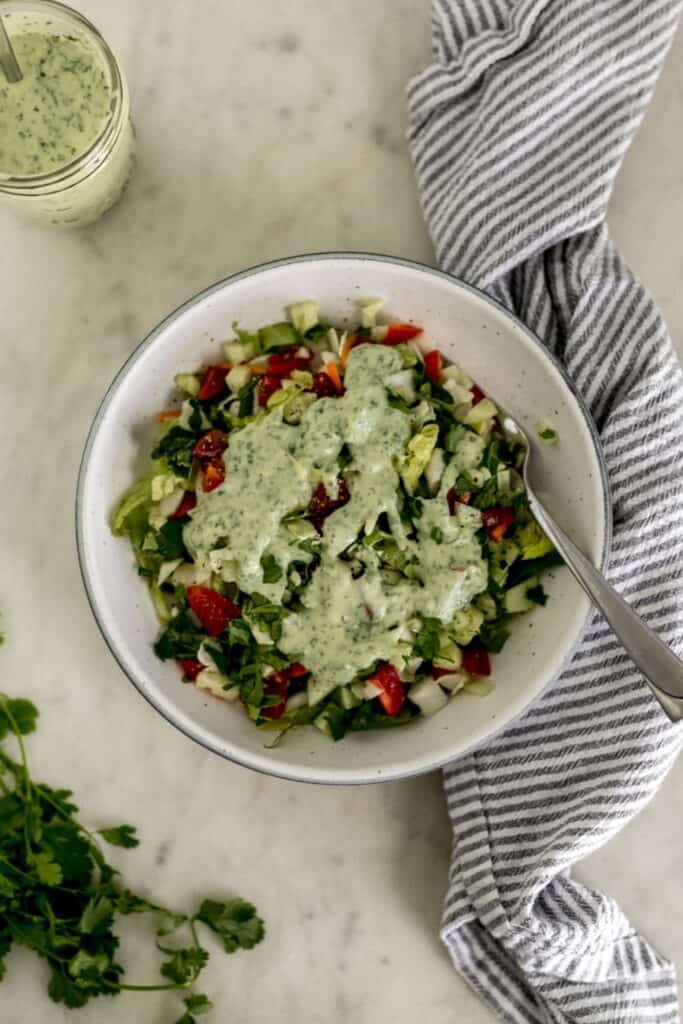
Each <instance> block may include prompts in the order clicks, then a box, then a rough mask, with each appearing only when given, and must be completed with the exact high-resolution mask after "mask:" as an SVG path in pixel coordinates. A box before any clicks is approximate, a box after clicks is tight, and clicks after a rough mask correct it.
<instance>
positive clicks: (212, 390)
mask: <svg viewBox="0 0 683 1024" xmlns="http://www.w3.org/2000/svg"><path fill="white" fill-rule="evenodd" d="M226 373H227V370H226V369H225V367H224V366H210V367H209V368H208V370H207V371H206V373H205V374H204V379H203V380H202V386H201V387H200V389H199V394H198V396H197V397H198V398H199V401H200V402H208V401H209V400H210V399H211V398H218V396H219V395H221V394H222V393H223V392H224V391H225V389H226V386H227V385H226V383H225V375H226Z"/></svg>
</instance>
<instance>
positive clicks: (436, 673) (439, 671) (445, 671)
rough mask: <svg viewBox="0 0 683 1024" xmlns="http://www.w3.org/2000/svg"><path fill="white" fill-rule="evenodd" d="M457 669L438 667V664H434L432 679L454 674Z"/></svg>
mask: <svg viewBox="0 0 683 1024" xmlns="http://www.w3.org/2000/svg"><path fill="white" fill-rule="evenodd" d="M455 671H456V670H455V669H454V668H437V667H436V665H432V679H441V678H442V677H443V676H452V675H453V673H454V672H455Z"/></svg>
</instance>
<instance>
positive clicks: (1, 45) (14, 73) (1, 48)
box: [0, 15, 23, 84]
mask: <svg viewBox="0 0 683 1024" xmlns="http://www.w3.org/2000/svg"><path fill="white" fill-rule="evenodd" d="M0 67H2V70H3V71H4V72H5V78H6V79H7V81H8V82H10V83H11V84H13V83H15V82H20V81H21V79H22V77H23V76H22V73H21V68H20V67H19V63H18V61H17V58H16V56H15V53H14V50H13V49H12V44H11V42H10V39H9V36H8V35H7V29H6V28H5V23H4V21H3V20H2V15H0Z"/></svg>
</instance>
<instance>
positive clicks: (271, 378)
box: [257, 373, 282, 405]
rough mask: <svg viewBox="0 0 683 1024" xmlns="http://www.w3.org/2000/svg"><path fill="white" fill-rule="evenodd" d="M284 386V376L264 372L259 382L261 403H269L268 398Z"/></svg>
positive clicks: (258, 390) (259, 399)
mask: <svg viewBox="0 0 683 1024" xmlns="http://www.w3.org/2000/svg"><path fill="white" fill-rule="evenodd" d="M281 387H282V378H281V377H276V376H275V374H274V373H264V374H263V376H262V377H261V379H260V380H259V382H258V388H257V393H258V401H259V405H267V404H268V399H269V398H270V396H271V395H274V394H275V392H276V391H279V390H280V388H281Z"/></svg>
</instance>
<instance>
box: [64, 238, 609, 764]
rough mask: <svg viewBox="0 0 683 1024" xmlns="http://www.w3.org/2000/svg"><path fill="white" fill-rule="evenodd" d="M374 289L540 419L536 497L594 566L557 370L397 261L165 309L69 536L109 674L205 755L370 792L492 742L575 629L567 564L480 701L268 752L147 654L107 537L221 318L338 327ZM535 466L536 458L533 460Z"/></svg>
mask: <svg viewBox="0 0 683 1024" xmlns="http://www.w3.org/2000/svg"><path fill="white" fill-rule="evenodd" d="M376 295H381V296H384V297H385V298H386V300H387V306H386V312H387V313H388V314H389V315H390V316H391V318H392V319H395V320H412V321H414V322H416V323H418V324H420V325H422V326H423V327H424V329H425V335H424V337H425V338H426V339H427V340H428V341H429V343H430V344H433V345H434V346H435V347H436V346H438V347H439V348H440V349H442V351H443V352H444V354H445V355H446V356H447V357H448V358H449V359H451V360H454V361H457V362H458V363H460V364H461V365H462V366H463V367H464V368H465V369H466V370H467V372H468V373H469V374H470V375H471V376H472V377H473V378H474V379H475V380H476V381H477V382H478V383H479V384H480V385H481V386H482V388H483V389H484V390H490V391H491V393H492V394H493V395H494V396H496V397H498V398H499V400H500V401H501V403H502V404H503V405H504V406H505V407H506V408H507V409H508V410H509V411H510V412H511V413H512V414H513V415H514V416H516V417H517V418H518V419H519V420H520V421H521V422H522V424H523V425H524V426H525V427H526V428H527V430H528V432H529V433H530V434H532V435H533V433H534V425H535V423H536V422H537V421H538V420H539V419H542V418H547V419H550V420H551V421H552V422H553V423H554V424H555V425H556V426H557V429H558V430H559V434H560V443H559V445H558V446H552V447H548V446H544V445H541V444H538V445H537V447H538V455H537V457H538V459H539V460H540V463H541V466H540V469H541V473H540V474H539V475H542V479H543V480H544V481H545V487H544V488H543V490H544V494H545V496H546V497H547V502H548V506H549V508H550V509H551V510H552V511H553V512H554V513H556V515H557V517H558V519H559V521H560V523H561V524H562V525H563V526H564V527H565V528H566V529H567V530H568V532H569V533H570V534H571V535H572V536H573V537H574V538H575V539H576V541H577V542H578V543H579V544H580V545H581V547H583V548H584V550H586V551H588V552H590V554H591V555H592V557H593V559H594V560H595V562H596V564H601V563H603V562H604V560H605V558H606V555H607V551H608V547H609V536H610V511H609V509H610V506H609V501H608V488H607V482H606V475H605V470H604V465H603V462H602V458H601V455H600V450H599V446H598V441H597V438H596V435H595V432H594V430H593V428H592V425H591V421H590V419H589V417H588V415H587V413H586V411H585V409H584V407H583V405H582V404H581V402H580V401H579V399H578V398H577V397H576V395H575V394H574V393H573V391H572V389H571V386H570V385H569V383H568V381H567V379H566V378H565V376H564V374H563V372H562V371H561V369H560V368H559V366H558V365H557V364H556V363H555V362H554V361H553V359H552V358H551V357H550V356H549V355H548V352H547V351H546V350H545V348H544V347H543V346H542V344H541V343H540V342H539V341H538V339H537V338H536V337H535V336H534V335H533V334H531V333H530V331H528V330H527V328H525V327H524V326H523V325H522V324H521V323H519V322H518V321H517V320H515V319H514V318H513V317H511V316H510V315H509V314H508V313H507V312H506V311H505V310H504V309H502V307H500V306H498V305H497V304H496V303H495V302H493V301H492V300H491V299H489V298H487V297H486V296H484V295H483V294H481V293H479V292H477V291H475V290H474V289H473V288H471V287H468V286H467V285H465V284H462V283H461V282H459V281H457V280H455V279H454V278H452V277H450V276H448V275H446V274H443V273H440V272H439V271H435V270H432V269H430V268H428V267H423V266H420V265H418V264H415V263H410V262H407V261H405V260H398V259H393V258H390V257H383V256H371V255H362V254H358V255H357V254H343V253H339V254H326V255H318V256H302V257H296V258H292V259H286V260H282V261H280V262H277V263H271V264H267V265H265V266H261V267H256V268H254V269H253V270H246V271H244V272H243V273H241V274H237V275H235V276H234V277H231V278H228V279H227V280H225V281H222V282H220V283H219V284H216V285H214V286H213V287H212V288H209V289H208V290H207V291H205V292H202V294H201V295H198V296H197V297H196V298H194V299H191V300H190V301H189V302H187V303H186V304H185V305H184V306H181V307H180V308H179V309H178V310H176V312H175V313H172V314H171V315H170V316H169V317H168V318H167V319H166V320H164V321H163V323H161V324H160V325H159V326H158V327H157V328H155V330H153V331H152V333H151V334H150V335H149V337H148V338H147V339H146V340H145V341H144V342H142V344H141V345H140V346H139V347H138V348H137V349H136V350H135V352H133V354H132V355H131V357H130V358H129V359H128V361H127V362H126V364H125V365H124V366H123V368H122V369H121V371H120V372H119V374H118V375H117V377H116V379H115V380H114V382H113V383H112V385H111V387H110V388H109V390H108V392H107V394H106V396H105V398H104V401H103V402H102V405H101V407H100V410H99V412H98V413H97V416H96V418H95V421H94V423H93V426H92V429H91V431H90V435H89V437H88V441H87V444H86V448H85V452H84V455H83V462H82V466H81V473H80V478H79V484H78V496H77V517H76V518H77V539H78V552H79V558H80V563H81V570H82V574H83V580H84V582H85V586H86V589H87V592H88V597H89V599H90V603H91V605H92V609H93V612H94V614H95V618H96V619H97V622H98V625H99V627H100V629H101V631H102V633H103V635H104V638H105V640H106V642H107V644H108V645H109V648H110V650H111V652H112V654H113V655H114V657H115V658H116V660H117V661H118V663H119V665H120V666H121V668H122V669H123V671H124V672H125V673H126V675H127V676H128V677H129V679H130V680H131V681H132V682H133V683H134V684H135V686H136V687H137V688H138V690H139V691H140V693H141V694H142V695H143V696H144V697H146V698H147V700H148V701H150V703H151V704H153V705H154V707H155V708H156V709H157V710H158V711H159V712H161V714H162V715H163V716H164V717H165V718H166V719H167V720H168V721H169V722H171V723H172V724H174V725H175V726H177V728H179V729H181V730H182V731H183V732H184V733H185V734H186V735H187V736H190V737H192V738H193V739H194V740H196V741H197V742H198V743H201V744H203V746H205V747H207V748H208V749H209V750H213V751H215V752H216V753H217V754H221V755H222V756H223V757H226V758H229V759H230V760H233V761H236V762H239V763H240V764H242V765H246V766H248V767H250V768H255V769H258V770H259V771H264V772H268V773H270V774H273V775H278V776H281V777H284V778H289V779H297V780H302V781H307V782H325V783H347V784H348V783H365V782H376V781H382V780H387V779H396V778H400V777H402V776H407V775H413V774H417V773H419V772H425V771H428V770H430V769H433V768H437V767H439V766H440V765H443V764H444V763H446V762H447V761H450V760H452V759H453V758H456V757H458V756H459V755H461V754H463V753H464V752H465V751H467V750H468V749H470V748H472V747H474V746H476V745H478V744H481V743H483V742H484V741H485V740H489V739H490V738H491V737H492V736H493V734H494V733H495V732H496V731H497V730H499V729H501V728H502V727H503V726H505V725H506V724H508V723H509V722H510V721H511V720H512V719H514V718H515V717H516V716H518V715H519V714H520V713H521V712H522V711H523V710H524V709H525V708H526V707H527V706H528V705H529V704H530V703H531V702H532V701H533V700H534V699H535V698H537V697H538V695H539V694H540V693H541V692H542V690H543V689H544V687H546V686H547V685H548V683H550V681H551V680H552V679H553V678H554V677H555V676H556V675H557V674H558V673H559V671H560V669H561V667H562V665H563V663H564V662H565V660H566V659H567V658H568V656H569V655H570V653H571V651H572V650H573V648H574V646H575V645H576V643H577V641H578V639H579V636H580V634H581V630H582V627H583V625H584V622H585V620H586V617H587V614H588V610H589V605H588V601H587V599H586V598H585V597H584V596H583V594H582V592H581V591H580V590H579V588H578V586H577V585H576V584H575V583H574V581H573V579H572V578H571V577H570V575H569V572H568V571H567V570H566V569H564V568H563V569H561V570H559V571H557V572H555V573H554V574H553V575H552V577H550V578H546V579H544V586H545V587H546V590H547V592H548V595H549V601H548V603H547V605H546V606H545V607H544V608H538V609H537V610H535V611H534V612H533V613H532V614H531V615H529V616H524V617H523V618H520V619H519V621H518V622H517V623H516V624H515V628H514V630H513V634H512V636H511V638H510V640H509V641H508V642H507V644H506V646H505V649H504V650H503V652H502V653H501V654H500V655H497V656H496V657H495V659H494V676H493V681H494V683H495V689H494V692H493V693H492V694H490V695H489V696H488V697H485V698H482V697H475V696H470V695H461V696H459V697H458V698H457V699H455V700H454V701H452V702H451V703H450V704H449V705H448V707H447V708H445V709H444V710H443V711H442V712H440V713H439V714H437V715H435V716H433V717H431V718H418V719H417V720H416V721H414V722H412V723H411V724H410V725H407V726H405V727H403V728H400V729H390V730H386V731H379V732H369V733H354V734H352V735H349V736H347V737H345V738H344V739H343V740H342V741H340V742H338V743H333V742H331V741H330V740H329V739H328V738H327V737H326V736H323V735H322V734H321V733H319V732H318V730H317V729H315V728H313V727H308V728H302V729H295V730H292V732H290V733H288V735H287V736H286V738H285V740H284V742H282V743H281V744H280V745H279V746H277V747H276V748H275V749H269V748H268V747H267V746H266V744H267V743H270V742H272V739H273V734H272V733H269V732H262V731H260V730H258V729H256V728H255V727H254V726H253V724H252V723H251V722H250V721H249V719H248V718H247V716H246V715H245V714H244V713H243V712H242V710H241V707H240V706H234V705H229V704H225V703H223V702H221V701H218V700H216V699H215V698H211V697H207V696H206V695H205V694H203V693H201V692H200V691H199V690H197V689H196V688H195V687H193V686H187V685H183V684H182V683H181V681H180V676H179V673H178V669H177V667H176V666H175V664H173V663H169V662H167V663H163V662H161V661H159V660H158V659H157V658H156V657H155V655H154V652H153V650H152V643H153V641H154V639H155V636H156V635H157V632H158V626H157V622H156V619H155V616H154V613H153V610H152V606H151V603H150V600H149V597H148V594H147V591H146V588H145V585H144V582H143V581H142V580H141V579H139V577H138V576H137V574H136V573H135V570H134V568H133V559H132V556H131V551H130V547H129V544H128V541H127V540H126V539H118V538H115V537H113V536H112V535H111V533H110V531H109V527H108V517H109V513H110V511H111V509H112V507H113V506H114V504H115V503H116V501H117V499H118V498H119V496H120V495H121V493H122V492H123V490H124V489H125V488H126V487H127V486H128V485H129V484H130V483H131V481H132V480H133V478H134V477H135V476H136V475H138V473H139V472H140V471H141V469H142V468H143V467H144V466H145V463H146V459H147V454H148V452H149V450H150V448H151V447H152V444H153V442H152V437H153V434H152V430H153V423H154V416H155V413H156V412H157V411H158V410H159V409H162V408H164V406H165V405H166V404H167V403H168V401H169V396H170V394H171V390H172V382H173V377H174V374H176V373H178V372H180V371H183V370H192V369H194V368H196V367H197V366H201V365H202V364H204V363H209V362H212V361H215V357H216V353H217V351H218V345H217V343H218V342H219V341H221V340H223V339H225V338H226V337H229V336H230V335H231V329H230V327H231V324H232V323H233V321H239V323H240V324H242V325H244V326H245V327H247V328H253V327H257V326H260V325H262V324H264V323H268V322H271V321H274V320H279V319H282V318H283V316H284V313H285V307H286V306H287V305H288V304H289V303H291V302H293V301H295V300H298V299H304V298H315V299H316V300H318V301H319V303H320V307H321V316H322V318H323V319H324V320H326V321H331V322H333V323H336V324H341V325H344V324H345V323H347V322H348V323H353V322H354V321H355V320H356V316H357V306H356V303H357V300H358V299H359V298H361V297H369V296H376ZM535 457H536V456H535Z"/></svg>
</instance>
